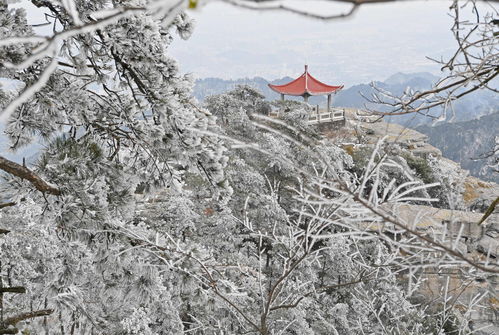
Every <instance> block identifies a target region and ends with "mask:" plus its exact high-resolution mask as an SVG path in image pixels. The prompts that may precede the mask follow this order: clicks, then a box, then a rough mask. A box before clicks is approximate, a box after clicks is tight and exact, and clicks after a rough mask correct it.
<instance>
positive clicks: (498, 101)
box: [194, 72, 499, 127]
mask: <svg viewBox="0 0 499 335" xmlns="http://www.w3.org/2000/svg"><path fill="white" fill-rule="evenodd" d="M438 79H439V78H438V77H437V76H434V75H432V74H431V73H427V72H419V73H411V74H407V73H396V74H394V75H392V76H390V77H388V78H387V79H386V80H384V81H376V82H374V85H376V86H377V87H378V88H380V89H383V90H386V91H389V92H392V93H393V94H396V95H400V94H402V93H403V92H404V91H406V90H407V89H412V90H414V91H417V90H425V89H428V88H430V87H431V86H432V84H434V83H435V82H436V81H437V80H438ZM290 80H292V78H290V77H285V78H281V79H277V80H273V81H270V83H271V84H283V83H286V82H289V81H290ZM268 83H269V82H268V81H267V80H265V79H264V78H261V77H255V78H251V79H250V78H245V79H237V80H223V79H219V78H206V79H200V80H198V81H196V84H195V87H194V96H195V97H196V98H198V100H200V101H202V100H204V98H205V97H206V96H209V95H212V94H219V93H223V92H226V91H229V90H231V89H232V88H234V87H235V86H236V85H240V84H246V85H250V86H252V87H254V88H256V89H258V90H259V91H260V92H262V94H263V95H265V97H266V98H267V99H268V100H275V99H279V98H280V97H279V95H278V94H277V93H275V92H273V91H272V90H271V89H269V87H268V86H267V84H268ZM374 92H375V91H374V89H373V88H372V87H371V85H370V84H359V85H354V86H352V87H349V88H346V89H343V90H341V91H340V92H339V93H338V94H336V95H335V96H334V97H333V104H334V105H336V106H342V107H352V108H365V107H367V108H371V109H375V110H378V111H388V107H386V106H380V105H375V104H370V103H368V101H367V100H366V99H365V98H364V97H370V96H371V95H372V94H373V93H374ZM286 99H290V100H302V98H301V97H286ZM309 103H310V104H312V105H316V104H319V105H325V104H326V98H325V97H311V98H310V99H309ZM498 110H499V95H497V94H495V93H493V92H490V91H488V90H479V91H476V92H474V93H473V94H470V95H468V96H464V97H463V98H461V99H459V100H458V101H456V102H455V103H454V104H453V111H454V113H447V114H448V115H447V120H448V121H455V122H458V121H467V120H473V119H476V118H478V117H480V116H483V115H488V114H490V113H493V112H495V111H498ZM440 112H441V110H440V109H435V110H434V111H433V113H432V114H433V115H438V114H439V113H440ZM386 121H387V122H392V123H398V124H402V125H407V126H410V127H415V126H418V125H422V124H429V123H431V121H432V120H431V119H430V118H428V117H424V116H422V115H414V114H410V115H402V116H394V117H386Z"/></svg>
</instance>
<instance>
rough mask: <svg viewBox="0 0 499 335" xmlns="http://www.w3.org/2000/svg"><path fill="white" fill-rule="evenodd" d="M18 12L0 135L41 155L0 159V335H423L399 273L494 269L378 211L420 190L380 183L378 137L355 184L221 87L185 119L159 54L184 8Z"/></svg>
mask: <svg viewBox="0 0 499 335" xmlns="http://www.w3.org/2000/svg"><path fill="white" fill-rule="evenodd" d="M32 3H33V4H34V5H36V6H37V7H39V8H40V10H41V11H43V12H44V13H46V14H47V18H48V20H50V22H51V23H52V24H53V27H54V30H53V31H52V32H51V33H50V34H49V35H48V36H44V35H38V33H37V31H36V28H34V27H33V26H32V25H31V24H30V23H29V22H27V21H26V16H25V13H24V11H23V10H22V9H15V10H14V9H11V8H9V7H8V6H5V5H3V6H2V7H0V22H4V27H2V29H1V30H0V34H1V35H0V36H1V38H2V41H1V43H0V62H1V63H0V64H1V67H0V71H1V75H2V76H3V77H5V78H9V79H11V80H12V81H15V82H16V83H17V84H18V87H19V89H18V91H16V92H9V93H5V92H3V91H0V92H1V93H2V95H1V96H0V102H1V104H2V107H3V112H2V113H1V114H0V117H1V118H3V119H4V120H6V122H7V124H6V128H5V133H6V134H7V135H8V137H9V140H10V146H11V148H12V150H17V149H19V148H21V147H23V146H27V145H30V143H32V142H34V141H43V143H44V148H43V149H42V150H41V152H40V153H39V157H38V160H37V161H36V163H35V164H33V165H29V164H28V165H25V164H20V163H15V162H12V161H9V160H8V159H5V158H4V157H0V168H1V169H2V170H3V171H5V172H6V173H5V176H4V181H3V182H2V184H1V189H2V193H3V196H2V198H4V199H5V202H4V203H2V204H1V211H0V225H1V226H0V229H1V230H0V248H1V249H0V250H1V252H2V255H1V264H0V265H1V266H0V276H1V277H0V283H1V284H2V285H1V286H0V288H3V287H7V291H6V292H8V288H10V289H11V291H16V290H17V292H21V291H25V293H24V294H22V295H21V294H19V295H12V294H10V293H12V292H9V294H2V296H0V301H2V306H1V308H2V316H1V319H0V322H1V323H0V329H2V331H3V332H4V333H6V332H10V333H14V332H15V331H16V329H14V327H17V328H18V329H19V330H22V331H23V332H24V333H30V332H31V333H44V332H45V333H47V334H48V333H50V334H61V335H62V334H123V335H125V334H180V333H187V334H242V333H256V334H262V335H270V334H299V333H303V334H317V333H318V334H321V333H322V334H344V333H347V334H365V333H390V334H397V333H404V334H422V333H431V332H432V331H433V329H435V327H436V329H438V327H440V328H442V327H443V324H444V321H438V320H437V321H435V322H427V321H426V320H424V317H425V306H424V304H421V305H415V304H414V303H412V302H411V301H412V300H411V298H412V295H413V293H414V292H415V288H416V287H417V285H418V283H419V281H418V279H419V278H420V277H418V276H419V273H418V272H417V271H418V270H420V269H421V268H423V267H424V266H427V265H435V264H436V262H435V261H436V260H437V261H438V262H440V263H437V264H443V266H445V265H448V264H456V262H458V261H459V262H468V264H471V265H474V266H475V267H476V269H479V270H484V271H486V270H490V271H491V272H493V270H494V269H495V268H494V267H493V266H491V265H488V264H485V265H484V264H481V263H476V262H475V263H474V262H473V261H472V260H469V259H467V258H466V257H465V256H463V255H461V254H459V253H456V252H454V251H453V249H450V248H449V247H446V245H444V244H442V242H440V241H438V240H434V239H431V238H427V237H424V236H422V235H421V234H419V233H417V232H415V231H413V230H411V229H410V227H408V225H406V223H401V222H399V221H398V220H396V219H395V218H393V217H392V216H391V215H390V214H389V213H386V212H385V211H384V210H382V206H384V205H386V204H389V205H397V204H398V203H401V202H405V201H425V199H424V197H425V196H426V195H427V194H426V193H424V192H422V191H424V190H426V189H427V188H429V186H428V185H425V184H424V183H420V182H419V181H416V182H415V181H414V180H412V179H411V178H412V177H407V176H406V177H407V178H408V179H407V180H403V181H400V180H399V181H397V180H395V181H392V179H390V178H389V173H388V172H387V171H389V169H392V170H397V169H399V171H400V170H401V169H400V165H403V164H404V162H405V160H399V161H397V160H395V159H392V158H391V157H389V156H388V155H386V154H384V152H383V148H382V141H380V143H379V144H378V145H377V146H375V147H374V148H372V149H373V150H371V152H370V154H369V157H368V158H367V159H366V162H365V163H366V164H365V166H363V167H362V169H356V167H355V166H354V159H352V157H351V156H350V155H349V154H348V153H347V152H346V151H345V150H343V149H342V148H340V147H339V146H338V145H337V143H335V142H334V141H333V140H331V139H327V138H323V137H321V136H317V134H316V132H315V131H313V129H312V128H310V127H309V126H308V125H307V122H304V121H306V113H307V108H308V107H307V106H306V105H303V104H289V106H285V107H286V108H287V109H288V111H287V112H286V114H285V115H284V116H283V117H282V119H280V120H277V119H273V118H271V117H269V116H268V114H269V111H270V110H271V108H272V106H270V105H269V104H268V103H267V102H265V101H264V100H263V97H262V96H261V95H260V94H259V93H258V92H256V91H254V90H253V89H251V88H248V87H238V88H236V89H235V90H234V91H232V92H228V93H227V94H223V95H219V96H214V97H211V98H210V99H208V100H207V104H206V106H204V107H203V106H198V105H197V102H196V101H195V100H194V99H193V98H192V97H191V94H190V93H191V87H192V82H191V79H190V78H189V77H187V76H183V75H181V74H180V73H179V70H178V64H177V62H176V61H175V60H174V59H172V58H171V57H170V56H168V53H167V49H168V46H169V44H170V43H171V40H172V38H173V34H172V31H173V30H176V31H177V32H178V33H179V35H180V36H181V37H182V38H186V37H188V35H189V34H190V32H191V29H192V23H191V22H190V20H189V18H188V17H187V16H186V15H185V14H184V13H182V12H181V11H180V9H181V8H182V6H185V5H186V3H185V2H179V3H176V2H175V3H174V2H170V1H146V0H122V1H113V2H109V1H99V0H95V1H83V0H81V1H79V0H78V1H55V0H53V1H52V0H47V1H34V0H33V1H32ZM4 28H7V29H4ZM442 173H445V172H442ZM385 224H386V225H390V226H391V227H392V228H396V229H394V231H395V232H394V233H393V235H394V236H392V235H390V234H385V233H383V231H382V230H381V229H379V226H381V225H385ZM377 227H378V228H377ZM397 229H398V230H399V231H400V230H401V229H405V230H403V232H405V233H407V234H403V233H399V231H397ZM407 254H408V255H409V257H405V255H407ZM435 255H437V256H435ZM453 262H454V263H453ZM491 269H492V270H491ZM470 272H471V271H470ZM399 274H402V275H405V276H406V278H407V282H409V284H406V285H403V284H402V283H400V282H399V278H398V275H399ZM16 287H17V289H13V288H16ZM2 293H3V291H2ZM437 313H438V312H437ZM446 313H447V310H446ZM444 314H445V313H444ZM447 314H448V313H447ZM447 314H445V315H447ZM438 315H443V314H442V313H440V314H438ZM439 320H448V318H447V319H445V318H441V319H439ZM456 326H457V327H458V328H459V329H460V330H461V333H463V332H464V331H465V330H466V322H456ZM436 333H438V331H437V332H436Z"/></svg>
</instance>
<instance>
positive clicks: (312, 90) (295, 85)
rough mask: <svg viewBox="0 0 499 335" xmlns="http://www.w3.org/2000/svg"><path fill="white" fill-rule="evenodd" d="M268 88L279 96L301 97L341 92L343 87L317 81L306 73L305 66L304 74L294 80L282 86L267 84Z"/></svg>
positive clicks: (306, 68) (306, 67)
mask: <svg viewBox="0 0 499 335" xmlns="http://www.w3.org/2000/svg"><path fill="white" fill-rule="evenodd" d="M269 87H270V88H271V89H272V90H273V91H275V92H277V93H280V94H286V95H297V96H302V95H305V94H307V95H326V94H331V93H334V92H336V91H339V90H341V89H342V88H343V85H341V86H331V85H326V84H324V83H322V82H320V81H318V80H317V79H315V78H314V77H312V76H311V75H310V73H308V66H307V65H305V72H303V74H302V75H301V76H299V77H298V78H296V79H295V80H293V81H291V82H289V83H287V84H284V85H272V84H269Z"/></svg>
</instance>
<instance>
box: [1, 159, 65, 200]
mask: <svg viewBox="0 0 499 335" xmlns="http://www.w3.org/2000/svg"><path fill="white" fill-rule="evenodd" d="M0 169H2V170H4V171H5V172H7V173H10V174H11V175H13V176H16V177H19V178H21V179H25V180H27V181H29V182H30V183H31V184H32V185H33V186H34V187H35V188H36V189H37V190H38V191H40V192H42V193H48V194H53V195H60V194H61V191H60V189H59V188H57V187H55V186H54V185H51V184H50V183H48V182H46V181H45V180H43V179H42V178H41V177H40V176H38V175H37V174H36V173H34V172H33V171H31V170H30V169H28V168H27V167H25V166H22V165H19V164H17V163H15V162H12V161H10V160H8V159H6V158H4V157H2V156H0Z"/></svg>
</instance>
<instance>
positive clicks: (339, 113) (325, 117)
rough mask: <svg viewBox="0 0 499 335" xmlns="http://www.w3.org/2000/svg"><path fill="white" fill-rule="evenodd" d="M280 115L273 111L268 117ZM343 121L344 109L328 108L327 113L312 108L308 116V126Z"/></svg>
mask: <svg viewBox="0 0 499 335" xmlns="http://www.w3.org/2000/svg"><path fill="white" fill-rule="evenodd" d="M281 114H282V111H280V110H274V111H271V112H270V116H272V117H279V116H280V115H281ZM344 119H345V109H344V108H334V107H333V108H330V109H329V112H328V111H327V110H324V109H320V108H319V106H317V108H314V109H313V110H312V111H311V112H310V113H309V115H308V124H318V123H328V122H335V121H343V120H344Z"/></svg>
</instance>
